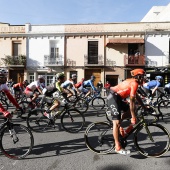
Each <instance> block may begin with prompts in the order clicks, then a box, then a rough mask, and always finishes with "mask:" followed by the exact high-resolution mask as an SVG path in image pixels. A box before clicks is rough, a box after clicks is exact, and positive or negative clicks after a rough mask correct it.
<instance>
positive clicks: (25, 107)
mask: <svg viewBox="0 0 170 170" xmlns="http://www.w3.org/2000/svg"><path fill="white" fill-rule="evenodd" d="M18 104H19V106H20V107H22V109H23V115H21V116H20V117H21V118H26V117H27V116H28V114H29V112H30V111H31V107H30V102H27V101H21V102H20V103H18Z"/></svg>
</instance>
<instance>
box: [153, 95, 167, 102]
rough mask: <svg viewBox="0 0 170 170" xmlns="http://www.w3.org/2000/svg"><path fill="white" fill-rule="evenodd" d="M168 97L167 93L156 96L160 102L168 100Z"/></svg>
mask: <svg viewBox="0 0 170 170" xmlns="http://www.w3.org/2000/svg"><path fill="white" fill-rule="evenodd" d="M168 99H169V95H168V94H164V95H160V96H159V97H158V98H157V101H156V102H157V103H159V102H161V101H162V100H168Z"/></svg>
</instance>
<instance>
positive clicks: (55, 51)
mask: <svg viewBox="0 0 170 170" xmlns="http://www.w3.org/2000/svg"><path fill="white" fill-rule="evenodd" d="M50 55H51V57H56V58H59V48H55V47H51V52H50Z"/></svg>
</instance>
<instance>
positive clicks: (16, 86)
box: [13, 83, 24, 90]
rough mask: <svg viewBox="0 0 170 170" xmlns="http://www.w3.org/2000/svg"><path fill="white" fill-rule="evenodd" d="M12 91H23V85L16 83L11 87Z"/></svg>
mask: <svg viewBox="0 0 170 170" xmlns="http://www.w3.org/2000/svg"><path fill="white" fill-rule="evenodd" d="M13 88H14V90H17V89H24V84H23V83H17V84H14V85H13Z"/></svg>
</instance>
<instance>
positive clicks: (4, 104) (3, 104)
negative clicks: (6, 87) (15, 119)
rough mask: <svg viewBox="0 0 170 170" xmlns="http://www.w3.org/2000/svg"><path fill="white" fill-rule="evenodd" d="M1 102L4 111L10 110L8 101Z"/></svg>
mask: <svg viewBox="0 0 170 170" xmlns="http://www.w3.org/2000/svg"><path fill="white" fill-rule="evenodd" d="M0 102H1V104H2V106H3V107H4V109H5V110H8V107H9V105H8V103H7V101H6V100H4V99H0Z"/></svg>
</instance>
